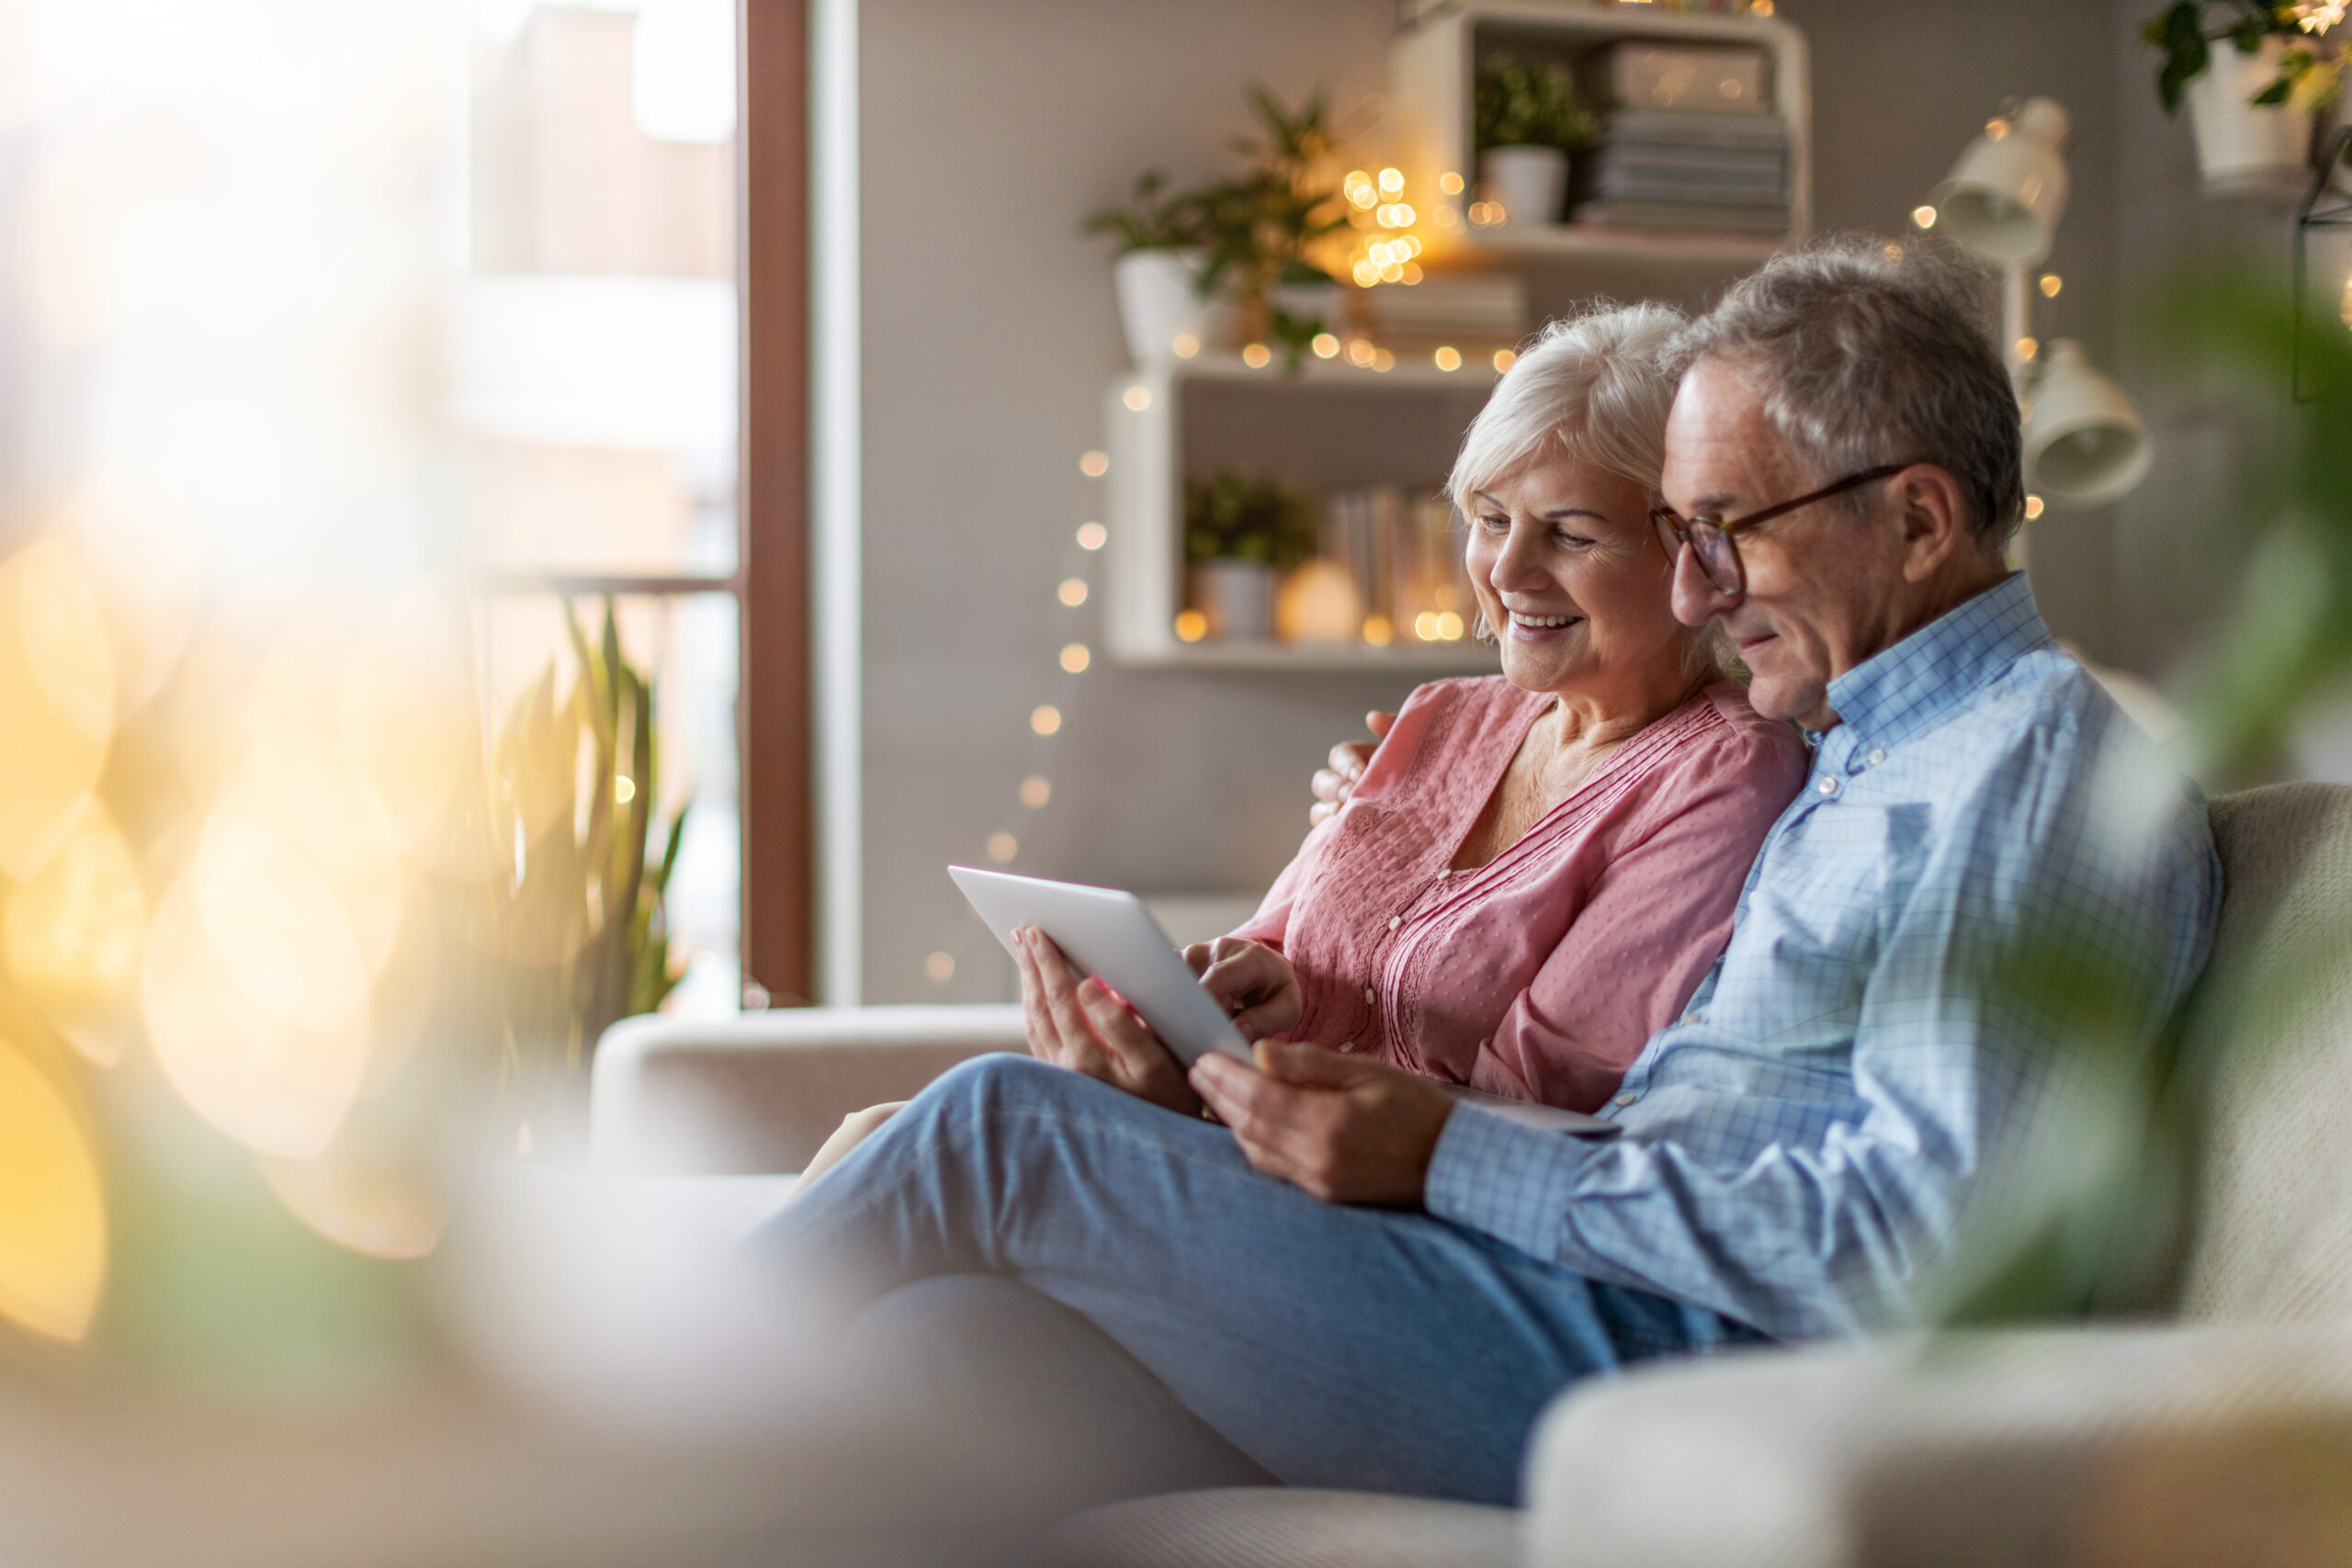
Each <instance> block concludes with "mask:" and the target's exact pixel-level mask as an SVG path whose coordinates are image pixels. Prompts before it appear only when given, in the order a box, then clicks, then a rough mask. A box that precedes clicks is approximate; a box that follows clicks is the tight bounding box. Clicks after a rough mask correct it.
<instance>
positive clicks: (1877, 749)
mask: <svg viewBox="0 0 2352 1568" xmlns="http://www.w3.org/2000/svg"><path fill="white" fill-rule="evenodd" d="M1883 761H1886V748H1885V747H1883V746H1873V747H1871V767H1873V768H1875V767H1877V766H1878V765H1879V764H1880V763H1881V762H1883Z"/></svg>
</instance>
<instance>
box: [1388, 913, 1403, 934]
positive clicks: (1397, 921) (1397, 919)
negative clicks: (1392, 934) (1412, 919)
mask: <svg viewBox="0 0 2352 1568" xmlns="http://www.w3.org/2000/svg"><path fill="white" fill-rule="evenodd" d="M1404 923H1405V917H1404V916H1402V915H1391V916H1389V917H1388V929H1389V930H1390V931H1395V930H1396V929H1397V927H1398V926H1401V925H1403V924H1404Z"/></svg>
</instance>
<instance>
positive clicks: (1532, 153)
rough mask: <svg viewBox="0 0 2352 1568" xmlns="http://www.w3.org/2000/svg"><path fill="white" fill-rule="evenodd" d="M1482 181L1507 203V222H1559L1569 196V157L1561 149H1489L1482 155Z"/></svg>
mask: <svg viewBox="0 0 2352 1568" xmlns="http://www.w3.org/2000/svg"><path fill="white" fill-rule="evenodd" d="M1478 179H1479V182H1480V183H1481V184H1482V185H1484V186H1486V187H1487V196H1488V197H1489V198H1490V199H1492V200H1495V201H1499V202H1501V203H1502V204H1503V221H1504V222H1506V223H1509V224H1510V225H1512V226H1514V227H1517V226H1520V225H1522V224H1538V223H1557V222H1559V221H1560V220H1561V214H1560V209H1561V207H1562V206H1563V204H1564V203H1565V202H1566V199H1567V195H1568V155H1567V154H1566V152H1561V151H1560V150H1559V149H1558V148H1557V147H1489V148H1487V151H1486V152H1482V153H1480V154H1479V156H1478Z"/></svg>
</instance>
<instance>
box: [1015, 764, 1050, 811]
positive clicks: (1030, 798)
mask: <svg viewBox="0 0 2352 1568" xmlns="http://www.w3.org/2000/svg"><path fill="white" fill-rule="evenodd" d="M1053 798H1054V786H1053V782H1052V781H1051V780H1049V779H1047V778H1046V775H1045V774H1043V773H1031V774H1030V775H1029V776H1028V777H1027V778H1025V779H1023V780H1022V781H1021V804H1022V805H1023V806H1025V807H1028V808H1029V809H1030V810H1032V811H1035V810H1036V809H1037V808H1038V807H1042V806H1044V805H1045V804H1046V802H1047V801H1049V800H1051V799H1053Z"/></svg>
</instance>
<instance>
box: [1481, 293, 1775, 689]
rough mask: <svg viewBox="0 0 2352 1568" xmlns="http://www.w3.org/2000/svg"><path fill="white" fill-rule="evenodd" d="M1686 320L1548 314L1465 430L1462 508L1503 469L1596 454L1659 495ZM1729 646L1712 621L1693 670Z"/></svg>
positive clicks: (1664, 308) (1590, 458) (1718, 667)
mask: <svg viewBox="0 0 2352 1568" xmlns="http://www.w3.org/2000/svg"><path fill="white" fill-rule="evenodd" d="M1685 324H1686V323H1685V321H1684V319H1683V316H1682V312H1681V311H1679V310H1675V309H1674V308H1673V307H1672V306H1669V305H1657V304H1644V305H1618V304H1614V303H1612V302H1611V301H1609V300H1606V299H1602V300H1596V301H1595V302H1594V303H1593V304H1591V305H1590V306H1589V307H1588V308H1586V309H1585V310H1583V311H1581V312H1580V313H1578V314H1577V315H1574V316H1563V317H1561V318H1560V319H1558V320H1557V321H1551V322H1548V323H1546V324H1545V326H1544V330H1543V332H1542V333H1539V334H1537V336H1536V338H1535V341H1534V342H1533V343H1532V344H1530V345H1529V346H1528V347H1527V348H1525V349H1524V350H1522V351H1521V354H1520V355H1519V358H1518V360H1517V362H1516V363H1514V364H1513V365H1512V366H1511V367H1510V369H1509V370H1508V371H1506V372H1504V374H1503V378H1502V380H1501V381H1499V382H1498V383H1497V384H1496V387H1495V392H1494V396H1492V397H1490V398H1488V399H1487V406H1486V407H1485V408H1483V409H1481V410H1479V411H1478V417H1477V418H1476V419H1475V420H1472V421H1471V422H1470V429H1469V431H1468V433H1467V434H1464V436H1463V437H1462V450H1461V452H1460V454H1459V455H1458V456H1456V457H1455V458H1454V460H1453V474H1452V475H1451V476H1449V477H1448V478H1447V479H1446V487H1445V488H1446V494H1447V495H1448V497H1449V498H1450V499H1451V500H1452V501H1453V511H1454V514H1455V516H1456V517H1457V518H1461V519H1467V518H1469V517H1472V516H1474V515H1476V508H1475V507H1474V506H1472V504H1471V498H1472V496H1473V495H1474V494H1475V493H1476V492H1477V491H1481V490H1484V489H1485V488H1486V487H1487V486H1488V485H1491V484H1493V483H1494V482H1495V481H1496V480H1498V479H1501V478H1502V477H1503V476H1504V475H1506V474H1510V473H1512V472H1515V471H1516V470H1518V469H1520V468H1524V467H1526V466H1527V465H1528V464H1530V463H1532V462H1536V461H1539V460H1543V459H1545V458H1553V457H1565V458H1566V459H1567V460H1569V461H1571V462H1577V463H1589V464H1591V465H1592V466H1593V467H1595V468H1600V470H1601V471H1602V472H1604V473H1609V474H1614V475H1616V476H1617V477H1618V478H1619V479H1626V480H1628V481H1630V482H1632V483H1634V484H1636V485H1639V486H1641V488H1642V491H1643V492H1644V494H1645V495H1656V494H1657V488H1658V477H1659V475H1660V473H1661V472H1663V470H1664V469H1665V468H1666V416H1667V412H1668V410H1669V409H1671V408H1672V407H1673V406H1674V386H1675V381H1676V377H1675V376H1674V375H1673V374H1671V373H1669V372H1668V370H1667V368H1666V366H1665V363H1664V360H1665V355H1666V351H1667V348H1668V344H1672V343H1673V342H1674V340H1675V338H1676V336H1677V334H1679V333H1680V332H1681V331H1682V329H1683V327H1684V326H1685ZM1485 620H1486V617H1485V615H1483V613H1482V614H1481V615H1480V616H1479V629H1480V633H1481V640H1482V641H1483V640H1489V639H1490V637H1491V633H1490V632H1489V631H1488V629H1487V626H1486V625H1485ZM1730 652H1731V649H1730V644H1729V641H1728V640H1727V639H1726V638H1725V637H1724V634H1723V631H1722V628H1721V627H1720V626H1717V625H1716V624H1715V623H1713V622H1710V623H1709V624H1708V627H1707V629H1706V630H1704V631H1703V632H1702V633H1700V634H1699V635H1698V636H1697V637H1694V638H1693V640H1692V649H1691V671H1692V673H1693V674H1694V675H1698V674H1721V673H1723V672H1724V671H1725V670H1727V669H1728V668H1730Z"/></svg>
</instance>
